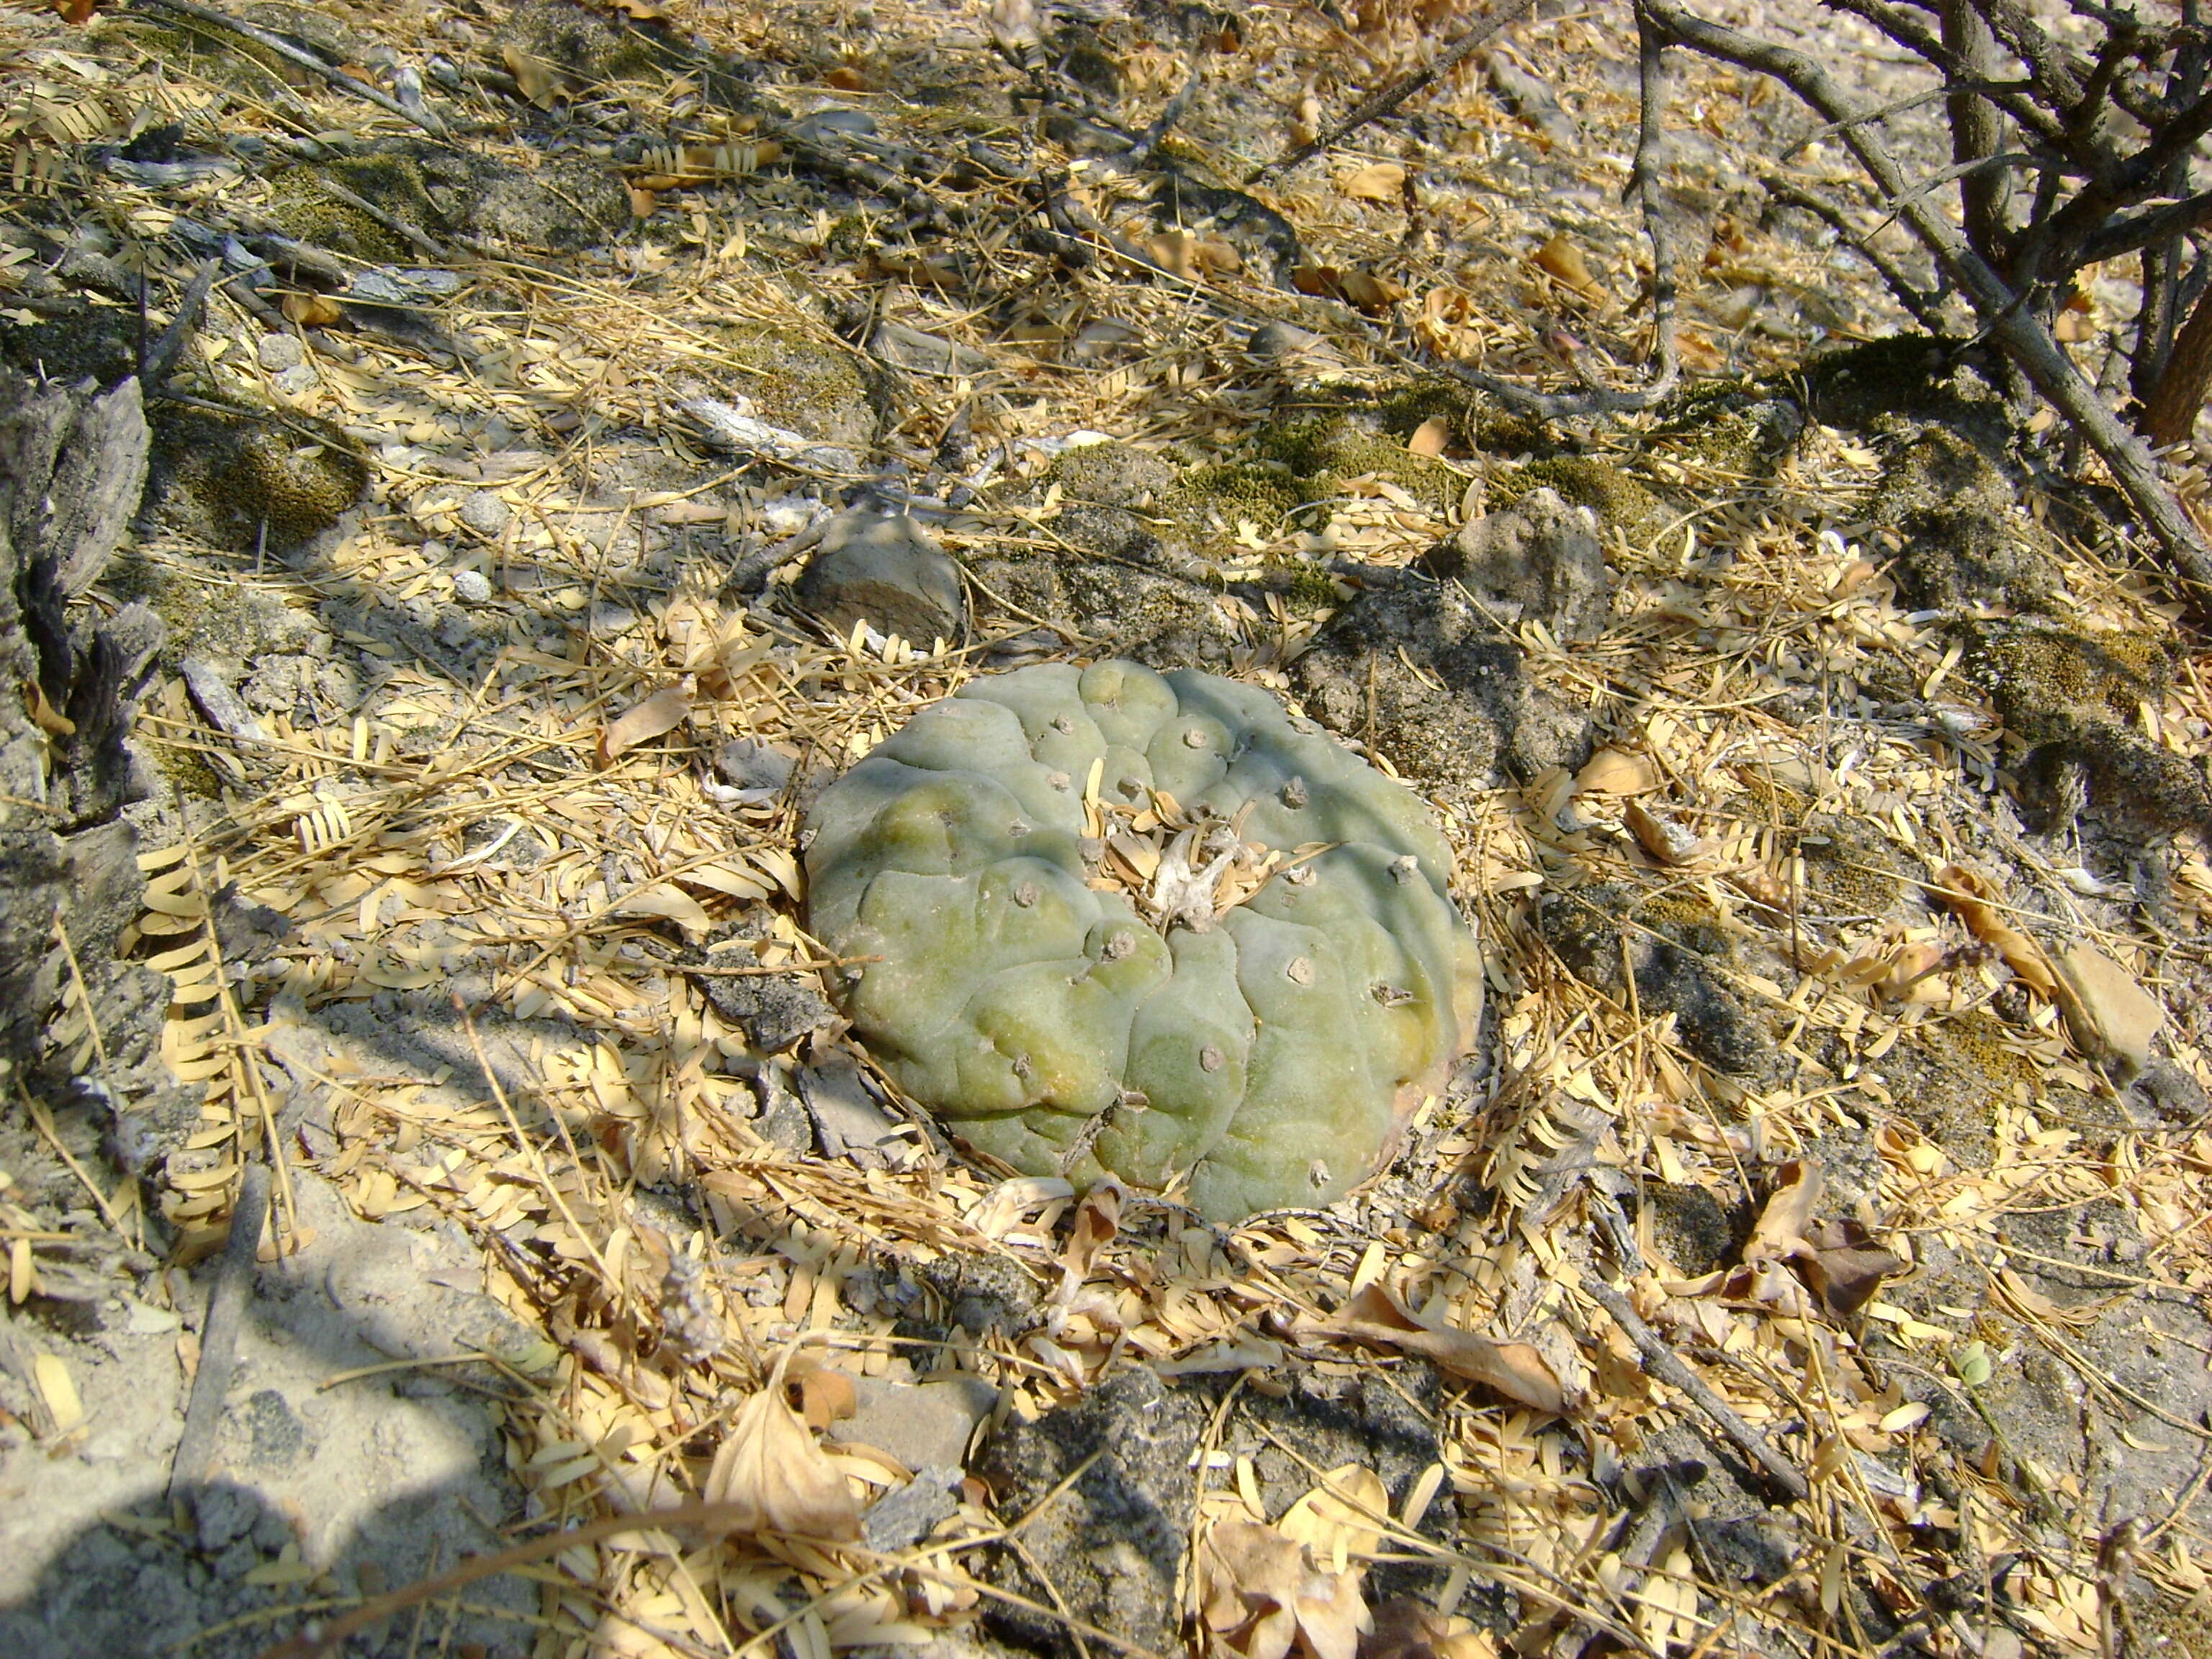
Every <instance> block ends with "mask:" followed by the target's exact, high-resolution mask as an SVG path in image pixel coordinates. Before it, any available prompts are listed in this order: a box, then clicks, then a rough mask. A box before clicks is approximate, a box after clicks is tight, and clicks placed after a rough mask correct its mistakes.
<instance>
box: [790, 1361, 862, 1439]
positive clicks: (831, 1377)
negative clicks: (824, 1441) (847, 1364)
mask: <svg viewBox="0 0 2212 1659" xmlns="http://www.w3.org/2000/svg"><path fill="white" fill-rule="evenodd" d="M789 1393H790V1394H792V1395H798V1399H797V1400H796V1401H793V1405H794V1407H796V1409H797V1410H798V1413H799V1416H800V1417H801V1418H802V1419H805V1424H806V1426H807V1427H808V1428H810V1429H826V1428H828V1427H829V1425H831V1424H832V1423H842V1422H843V1421H844V1420H845V1419H847V1418H848V1417H850V1416H851V1415H852V1414H853V1413H854V1412H856V1411H858V1410H859V1409H860V1395H859V1394H858V1393H857V1391H855V1389H854V1387H853V1379H852V1378H851V1377H849V1376H846V1375H845V1373H844V1372H842V1371H837V1370H829V1368H828V1367H826V1366H809V1367H808V1368H807V1369H806V1370H797V1369H795V1368H794V1370H793V1373H792V1377H791V1382H790V1385H789ZM787 1397H788V1395H787Z"/></svg>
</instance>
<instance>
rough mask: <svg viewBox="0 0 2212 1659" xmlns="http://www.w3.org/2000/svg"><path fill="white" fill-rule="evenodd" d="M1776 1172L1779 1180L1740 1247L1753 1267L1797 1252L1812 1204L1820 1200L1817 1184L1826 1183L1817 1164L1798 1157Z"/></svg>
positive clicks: (1803, 1236) (1783, 1259)
mask: <svg viewBox="0 0 2212 1659" xmlns="http://www.w3.org/2000/svg"><path fill="white" fill-rule="evenodd" d="M1777 1174H1778V1176H1779V1177H1780V1180H1779V1184H1778V1185H1777V1186H1776V1188H1775V1189H1774V1194H1773V1195H1772V1196H1771V1198H1769V1199H1768V1200H1766V1207H1765V1209H1763V1210H1761V1211H1760V1212H1759V1225H1758V1226H1757V1227H1755V1228H1754V1229H1753V1231H1752V1235H1751V1239H1750V1242H1749V1243H1747V1244H1746V1245H1745V1246H1744V1247H1743V1259H1744V1260H1745V1261H1747V1262H1750V1263H1751V1264H1752V1265H1753V1266H1754V1267H1756V1266H1758V1265H1759V1264H1760V1263H1762V1262H1767V1261H1787V1260H1789V1258H1790V1257H1791V1256H1793V1255H1796V1254H1797V1251H1798V1249H1799V1247H1800V1246H1801V1245H1802V1243H1804V1240H1805V1229H1806V1228H1807V1227H1808V1226H1810V1225H1812V1221H1813V1206H1814V1205H1815V1204H1818V1203H1819V1202H1820V1188H1822V1186H1824V1185H1825V1184H1826V1178H1825V1177H1824V1176H1822V1175H1821V1173H1820V1165H1819V1164H1813V1163H1808V1162H1807V1161H1806V1160H1805V1159H1803V1158H1792V1159H1790V1162H1789V1163H1787V1164H1784V1165H1783V1166H1782V1168H1781V1169H1780V1170H1778V1171H1777Z"/></svg>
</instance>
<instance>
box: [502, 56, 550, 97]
mask: <svg viewBox="0 0 2212 1659" xmlns="http://www.w3.org/2000/svg"><path fill="white" fill-rule="evenodd" d="M500 57H501V59H502V60H504V61H505V63H506V64H507V73H508V74H509V75H512V76H513V77H514V84H515V85H516V86H517V87H519V88H520V89H521V92H522V95H523V96H524V97H525V98H527V99H528V100H530V101H531V102H532V103H533V104H535V105H537V106H538V108H540V109H550V108H552V107H553V100H554V98H555V96H556V92H557V90H558V88H559V86H560V71H559V70H556V68H555V67H554V66H553V65H552V64H550V63H549V62H547V61H546V60H545V59H544V58H539V57H537V56H535V55H534V54H532V53H531V52H525V51H523V50H522V48H521V47H520V46H514V45H513V44H509V45H507V46H502V47H501V48H500Z"/></svg>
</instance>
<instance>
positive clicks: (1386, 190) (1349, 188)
mask: <svg viewBox="0 0 2212 1659" xmlns="http://www.w3.org/2000/svg"><path fill="white" fill-rule="evenodd" d="M1336 187H1337V188H1338V189H1339V190H1340V191H1343V192H1344V193H1345V194H1346V196H1349V197H1352V198H1353V199H1354V200H1355V201H1361V202H1395V201H1396V200H1397V199H1398V197H1399V195H1400V193H1401V192H1402V191H1404V189H1405V188H1406V169H1405V168H1404V167H1401V166H1399V165H1398V163H1397V162H1395V161H1377V162H1376V163H1375V164H1374V165H1373V166H1371V167H1361V168H1360V169H1359V170H1358V172H1356V173H1346V174H1345V175H1344V177H1343V178H1341V179H1338V180H1337V183H1336Z"/></svg>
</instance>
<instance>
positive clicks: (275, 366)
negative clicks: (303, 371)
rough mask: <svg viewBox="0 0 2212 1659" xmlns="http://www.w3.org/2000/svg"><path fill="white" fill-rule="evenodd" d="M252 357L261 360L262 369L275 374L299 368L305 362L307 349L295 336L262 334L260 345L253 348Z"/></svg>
mask: <svg viewBox="0 0 2212 1659" xmlns="http://www.w3.org/2000/svg"><path fill="white" fill-rule="evenodd" d="M254 356H257V357H258V358H259V359H260V360H261V367H262V368H265V369H267V370H268V371H269V372H270V374H277V373H279V372H281V371H282V370H284V369H288V368H299V367H300V366H301V363H303V362H305V361H306V360H307V348H306V347H305V346H303V345H301V343H300V342H299V338H298V337H297V336H296V335H291V334H264V335H263V336H262V337H261V343H260V344H258V345H257V346H256V347H255V348H254Z"/></svg>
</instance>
